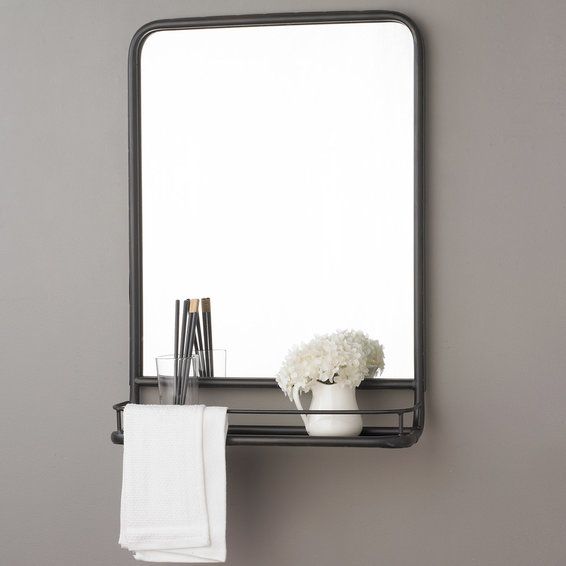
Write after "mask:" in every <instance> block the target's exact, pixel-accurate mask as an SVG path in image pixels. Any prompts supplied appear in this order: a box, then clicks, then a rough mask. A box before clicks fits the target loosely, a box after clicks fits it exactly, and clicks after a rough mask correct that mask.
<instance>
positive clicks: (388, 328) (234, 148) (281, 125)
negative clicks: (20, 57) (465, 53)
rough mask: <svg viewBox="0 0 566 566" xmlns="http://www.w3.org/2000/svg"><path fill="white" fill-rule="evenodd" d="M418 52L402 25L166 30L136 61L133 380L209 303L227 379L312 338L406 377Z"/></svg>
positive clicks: (388, 374)
mask: <svg viewBox="0 0 566 566" xmlns="http://www.w3.org/2000/svg"><path fill="white" fill-rule="evenodd" d="M413 74H414V46H413V38H412V35H411V32H410V30H409V29H408V28H407V27H406V26H404V25H403V24H401V23H398V22H391V23H389V22H374V23H342V24H323V25H320V24H319V25H286V26H259V27H242V28H219V29H192V30H175V31H160V32H156V33H153V34H151V35H150V36H149V37H148V38H147V40H146V42H145V44H144V46H143V50H142V57H141V139H142V172H141V174H142V227H143V228H142V229H143V351H144V358H143V360H144V374H145V375H147V376H151V375H155V374H156V372H155V357H156V356H160V355H165V354H171V353H172V344H173V324H172V321H173V305H174V301H175V299H180V298H188V297H191V298H192V297H194V298H197V297H198V298H201V297H210V298H211V307H212V319H213V328H214V346H215V348H221V349H224V350H226V376H227V377H274V376H275V374H276V373H277V371H278V369H279V367H280V365H281V362H282V361H283V359H284V357H285V355H286V353H287V351H288V350H289V348H290V347H292V346H293V345H295V344H297V343H299V342H302V341H307V340H309V339H311V338H312V337H313V336H314V335H316V334H326V333H330V332H334V331H336V330H339V329H354V330H361V331H363V332H365V333H367V334H368V335H369V336H370V337H371V338H375V339H378V340H379V341H380V343H381V344H382V345H383V347H384V351H385V369H384V371H383V373H382V375H381V377H383V378H390V379H412V378H413V377H414V362H413V358H414V338H413V334H414V324H413V317H414V297H413V288H414V271H413V269H414V266H413V261H414V246H413V238H414V179H413V169H414V130H413V119H414V108H413V105H414V77H413Z"/></svg>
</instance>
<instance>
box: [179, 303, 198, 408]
mask: <svg viewBox="0 0 566 566" xmlns="http://www.w3.org/2000/svg"><path fill="white" fill-rule="evenodd" d="M198 306H199V300H198V299H190V300H189V316H188V319H187V333H186V335H185V347H184V354H185V356H184V357H185V358H188V359H185V360H184V363H185V367H184V368H183V375H182V380H181V403H182V404H183V405H184V404H185V399H186V396H187V387H188V382H189V379H190V376H189V374H190V371H191V360H190V356H192V353H193V349H194V345H195V328H196V316H197V315H198ZM195 377H196V376H195Z"/></svg>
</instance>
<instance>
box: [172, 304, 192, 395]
mask: <svg viewBox="0 0 566 566" xmlns="http://www.w3.org/2000/svg"><path fill="white" fill-rule="evenodd" d="M188 309H189V300H188V299H186V300H184V301H183V320H182V322H181V341H180V342H179V350H178V357H177V356H176V360H175V366H177V365H178V366H179V369H178V371H177V372H176V376H175V377H176V378H177V379H176V380H175V404H179V402H180V395H181V378H182V375H183V371H184V365H185V362H184V358H185V353H184V345H185V338H186V334H187V311H188Z"/></svg>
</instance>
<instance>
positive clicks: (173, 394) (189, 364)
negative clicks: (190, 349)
mask: <svg viewBox="0 0 566 566" xmlns="http://www.w3.org/2000/svg"><path fill="white" fill-rule="evenodd" d="M155 363H156V365H157V387H158V389H159V403H160V404H161V405H197V404H198V375H199V356H198V355H196V354H195V355H192V356H188V357H186V358H181V357H175V356H173V355H170V356H159V357H157V358H155Z"/></svg>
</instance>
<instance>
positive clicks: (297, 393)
mask: <svg viewBox="0 0 566 566" xmlns="http://www.w3.org/2000/svg"><path fill="white" fill-rule="evenodd" d="M293 401H295V406H296V407H297V409H299V411H302V410H303V406H302V405H301V392H300V390H299V388H298V387H297V386H296V385H293ZM301 419H303V422H304V423H305V428H306V427H307V426H308V425H309V418H308V415H303V414H302V413H301Z"/></svg>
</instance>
